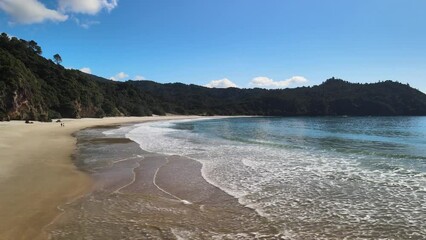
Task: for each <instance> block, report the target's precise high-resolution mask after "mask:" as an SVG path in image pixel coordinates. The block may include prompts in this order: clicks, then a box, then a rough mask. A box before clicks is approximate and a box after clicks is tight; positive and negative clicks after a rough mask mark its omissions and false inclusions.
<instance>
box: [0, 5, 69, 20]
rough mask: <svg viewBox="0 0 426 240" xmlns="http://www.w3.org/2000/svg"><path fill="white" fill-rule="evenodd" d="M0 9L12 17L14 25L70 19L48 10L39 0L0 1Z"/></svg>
mask: <svg viewBox="0 0 426 240" xmlns="http://www.w3.org/2000/svg"><path fill="white" fill-rule="evenodd" d="M0 9H1V10H3V11H4V12H6V13H7V14H8V15H9V16H11V18H12V20H13V21H12V23H21V24H32V23H41V22H44V21H47V20H49V21H53V22H63V21H66V20H67V19H68V16H67V15H64V14H63V13H60V12H58V11H56V10H52V9H48V8H46V6H45V5H44V4H43V3H41V2H39V1H37V0H0Z"/></svg>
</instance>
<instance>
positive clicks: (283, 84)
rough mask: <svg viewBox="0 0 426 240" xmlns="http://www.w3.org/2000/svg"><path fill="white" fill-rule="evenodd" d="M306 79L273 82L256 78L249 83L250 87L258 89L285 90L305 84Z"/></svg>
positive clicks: (265, 78)
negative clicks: (291, 86)
mask: <svg viewBox="0 0 426 240" xmlns="http://www.w3.org/2000/svg"><path fill="white" fill-rule="evenodd" d="M307 82H308V79H306V78H305V77H302V76H294V77H291V78H289V79H286V80H282V81H274V80H273V79H271V78H268V77H256V78H253V79H252V80H251V81H250V84H249V85H250V86H251V87H260V88H287V87H289V86H290V85H302V84H304V83H307Z"/></svg>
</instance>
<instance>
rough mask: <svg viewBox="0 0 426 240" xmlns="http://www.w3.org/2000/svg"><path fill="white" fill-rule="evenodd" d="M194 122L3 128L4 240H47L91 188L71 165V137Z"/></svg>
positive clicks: (0, 207)
mask: <svg viewBox="0 0 426 240" xmlns="http://www.w3.org/2000/svg"><path fill="white" fill-rule="evenodd" d="M187 118H195V117H188V116H167V117H122V118H104V119H64V120H63V122H64V123H65V127H61V126H60V124H59V123H55V122H52V123H39V122H34V124H25V123H24V122H22V121H19V122H18V121H16V122H15V121H13V122H2V123H0V213H1V214H0V239H1V240H9V239H14V240H19V239H46V237H47V236H46V235H45V234H44V233H43V229H44V228H45V227H46V226H47V225H49V224H50V223H51V222H52V221H54V220H55V218H56V217H57V216H58V215H59V214H60V212H61V211H60V210H59V209H58V206H60V205H61V204H64V203H66V202H69V201H72V200H73V199H75V198H78V197H79V196H81V195H82V194H84V193H85V192H87V191H89V190H90V189H91V187H92V180H91V179H90V177H89V176H88V175H87V174H85V173H83V172H81V171H79V170H78V169H77V168H76V166H75V165H74V164H73V162H72V154H73V152H74V150H75V147H76V139H75V138H74V137H73V136H72V134H73V133H75V132H77V131H79V130H81V129H84V128H88V127H94V126H98V125H113V124H120V123H130V122H145V121H160V120H172V119H187Z"/></svg>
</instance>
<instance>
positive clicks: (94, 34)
mask: <svg viewBox="0 0 426 240" xmlns="http://www.w3.org/2000/svg"><path fill="white" fill-rule="evenodd" d="M425 12H426V1H424V0H398V1H397V0H357V1H348V0H334V1H331V0H321V1H318V0H292V1H290V0H137V1H135V0H0V32H7V33H8V34H10V35H13V36H17V37H19V38H23V39H27V40H29V39H34V40H35V41H37V42H38V43H39V45H41V46H42V48H43V55H44V56H46V57H49V58H51V56H53V55H54V54H55V53H59V54H60V55H61V56H62V58H63V60H64V61H63V63H62V65H64V66H66V67H70V68H76V69H83V68H84V69H86V70H87V68H89V69H90V70H91V72H92V73H93V74H95V75H99V76H103V77H106V78H111V77H114V79H116V80H120V81H124V80H127V79H142V78H144V79H150V80H154V81H157V82H162V83H165V82H183V83H194V84H199V85H206V84H209V83H210V85H209V86H218V87H221V86H231V85H233V84H235V85H237V86H238V87H255V86H260V87H266V88H277V87H279V88H284V87H296V86H300V85H316V84H320V83H321V82H323V81H324V80H326V79H327V78H330V77H333V76H335V77H339V78H342V79H345V80H348V81H351V82H376V81H379V80H387V79H391V80H397V81H400V82H403V83H409V84H410V85H411V86H413V87H416V88H418V89H420V90H422V91H423V92H426V14H425ZM213 80H216V81H213ZM212 81H213V82H212Z"/></svg>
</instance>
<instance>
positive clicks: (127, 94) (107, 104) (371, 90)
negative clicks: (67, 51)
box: [0, 33, 426, 121]
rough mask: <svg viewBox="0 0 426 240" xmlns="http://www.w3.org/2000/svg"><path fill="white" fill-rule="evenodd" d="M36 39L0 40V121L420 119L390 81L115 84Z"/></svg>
mask: <svg viewBox="0 0 426 240" xmlns="http://www.w3.org/2000/svg"><path fill="white" fill-rule="evenodd" d="M41 54H42V49H41V47H40V46H38V45H37V43H36V42H34V41H25V40H20V39H17V38H10V37H8V36H7V35H6V34H4V33H3V34H1V36H0V120H8V119H32V120H42V121H48V120H50V119H52V118H60V117H72V118H78V117H104V116H145V115H152V114H157V115H163V114H166V113H174V114H196V115H271V116H324V115H349V116H350V115H354V116H362V115H386V116H393V115H426V95H425V94H424V93H422V92H420V91H418V90H416V89H413V88H411V87H410V86H408V85H404V84H401V83H398V82H393V81H384V82H379V83H374V84H353V83H349V82H346V81H343V80H339V79H334V78H332V79H329V80H327V81H325V82H324V83H323V84H321V85H319V86H313V87H302V88H296V89H282V90H266V89H237V88H228V89H212V88H206V87H202V86H196V85H185V84H181V83H174V84H159V83H155V82H151V81H128V82H114V81H110V80H107V79H104V78H100V77H97V76H93V75H89V74H85V73H82V72H80V71H78V70H69V69H65V68H64V67H62V66H61V65H60V58H56V59H55V61H56V62H54V61H52V60H48V59H45V58H44V57H42V56H41Z"/></svg>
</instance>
